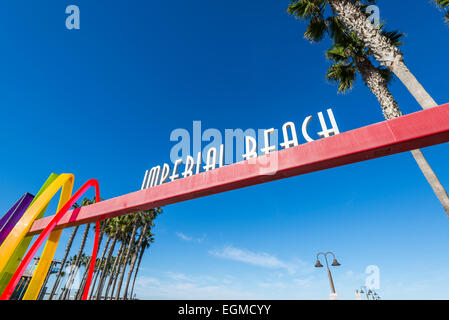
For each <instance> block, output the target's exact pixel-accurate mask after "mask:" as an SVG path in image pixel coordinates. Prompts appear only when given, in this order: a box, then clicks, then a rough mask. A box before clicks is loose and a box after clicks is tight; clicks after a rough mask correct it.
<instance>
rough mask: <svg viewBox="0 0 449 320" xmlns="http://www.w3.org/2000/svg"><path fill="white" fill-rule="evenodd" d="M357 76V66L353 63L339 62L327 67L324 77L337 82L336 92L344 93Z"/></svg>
mask: <svg viewBox="0 0 449 320" xmlns="http://www.w3.org/2000/svg"><path fill="white" fill-rule="evenodd" d="M356 76H357V68H356V67H355V66H354V64H352V63H349V64H346V63H343V62H339V63H336V64H333V65H331V66H330V67H329V69H328V70H327V73H326V78H327V79H328V80H330V81H332V82H336V83H338V93H345V92H347V91H348V90H351V89H352V87H353V86H354V82H355V80H356Z"/></svg>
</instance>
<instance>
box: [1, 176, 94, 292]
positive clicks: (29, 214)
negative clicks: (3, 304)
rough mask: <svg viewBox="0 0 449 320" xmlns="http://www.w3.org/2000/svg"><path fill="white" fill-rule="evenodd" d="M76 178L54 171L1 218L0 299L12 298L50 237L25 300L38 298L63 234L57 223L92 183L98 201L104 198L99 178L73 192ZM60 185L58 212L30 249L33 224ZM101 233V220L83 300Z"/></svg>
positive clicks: (90, 278)
mask: <svg viewBox="0 0 449 320" xmlns="http://www.w3.org/2000/svg"><path fill="white" fill-rule="evenodd" d="M74 180H75V177H74V176H73V175H72V174H66V173H64V174H60V175H58V174H54V173H52V174H51V175H50V177H49V178H48V179H47V181H46V182H45V183H44V185H43V186H42V188H41V189H40V191H39V192H38V193H37V195H36V196H35V197H33V196H32V195H31V194H28V193H27V194H25V195H24V196H23V197H22V198H21V199H20V200H19V201H18V202H17V203H16V204H15V205H14V206H13V207H12V208H11V209H10V210H9V211H8V212H7V213H6V214H5V216H3V218H1V220H0V293H1V296H0V300H8V299H10V298H11V295H12V293H13V291H14V288H15V287H16V285H17V283H18V282H19V279H20V278H21V277H22V275H23V273H24V271H25V269H26V268H27V267H28V264H29V263H30V261H31V259H32V258H33V256H34V255H35V254H36V252H37V250H38V249H39V248H40V246H41V245H42V244H43V243H44V241H45V239H46V238H47V237H48V240H47V242H46V244H45V247H44V250H43V252H42V255H41V258H40V260H39V263H38V265H37V267H36V269H35V271H34V274H33V277H32V279H31V282H30V283H29V286H28V288H27V290H26V292H25V295H24V296H23V299H24V300H35V299H37V297H38V295H39V292H40V290H41V287H42V285H43V283H44V281H45V276H46V275H47V272H48V270H49V268H50V266H51V262H52V260H53V257H54V255H55V252H56V248H57V246H58V243H59V239H60V237H61V233H62V229H59V230H54V229H55V227H56V225H57V223H58V222H59V221H60V220H61V218H62V217H63V216H64V215H65V214H66V213H67V212H68V210H69V209H70V208H71V207H72V206H73V204H74V203H75V202H76V201H77V200H78V199H79V198H80V197H81V196H82V195H83V194H84V193H85V192H86V191H87V189H89V188H90V187H94V188H95V198H96V201H97V202H99V201H100V190H99V185H98V181H97V180H94V179H92V180H89V181H87V182H86V183H85V184H84V185H83V186H82V187H81V188H80V189H79V190H78V191H77V192H75V194H74V195H73V196H72V190H73V183H74ZM59 189H62V190H61V195H60V198H59V203H58V208H57V213H56V215H55V216H54V217H53V218H52V220H51V222H50V223H49V224H48V225H47V227H46V228H45V229H44V231H42V232H41V234H40V235H39V237H38V238H37V240H36V241H35V242H34V243H33V245H32V246H31V248H30V250H28V252H27V249H28V246H29V245H30V243H31V240H32V238H33V237H32V236H27V233H28V231H29V229H30V228H31V225H32V224H33V222H34V221H35V220H37V219H40V218H42V217H43V215H44V213H45V211H46V209H47V207H48V204H49V202H50V200H51V199H52V198H53V197H54V196H55V194H56V193H57V192H58V191H59ZM74 213H76V212H74ZM99 235H100V220H98V221H97V222H96V228H95V242H94V247H93V251H92V258H91V262H90V266H89V272H88V275H87V280H86V286H85V288H84V292H83V297H82V299H83V300H86V299H87V297H88V294H89V288H90V283H91V280H92V274H93V272H94V268H95V262H96V257H97V252H98V245H99ZM25 253H26V255H25Z"/></svg>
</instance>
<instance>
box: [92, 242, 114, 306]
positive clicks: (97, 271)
mask: <svg viewBox="0 0 449 320" xmlns="http://www.w3.org/2000/svg"><path fill="white" fill-rule="evenodd" d="M111 239H112V237H110V236H108V240H107V241H106V244H105V246H104V248H103V253H102V255H101V258H100V260H99V262H98V266H97V270H96V272H95V277H94V282H93V284H92V290H91V291H90V294H89V300H91V299H92V296H93V293H94V291H95V285H96V284H97V279H98V275H99V274H100V273H101V267H102V264H103V260H104V257H105V255H106V251H107V249H108V247H109V243H110V242H111Z"/></svg>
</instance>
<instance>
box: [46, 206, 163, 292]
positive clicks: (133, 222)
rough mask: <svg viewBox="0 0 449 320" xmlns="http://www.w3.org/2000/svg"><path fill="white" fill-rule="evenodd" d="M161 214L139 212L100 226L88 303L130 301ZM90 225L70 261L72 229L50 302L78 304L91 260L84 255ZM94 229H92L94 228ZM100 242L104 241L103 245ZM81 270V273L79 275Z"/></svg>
mask: <svg viewBox="0 0 449 320" xmlns="http://www.w3.org/2000/svg"><path fill="white" fill-rule="evenodd" d="M94 202H95V201H93V200H90V199H87V198H85V199H84V200H83V201H82V202H81V204H80V205H78V204H75V205H74V208H77V207H80V206H88V205H90V204H93V203H94ZM161 213H162V209H161V208H156V209H151V210H146V211H140V212H137V213H132V214H128V215H125V216H120V217H116V218H112V219H108V220H104V221H102V222H101V224H100V238H99V242H100V248H101V246H102V245H103V246H102V249H101V250H100V249H99V252H101V253H100V254H99V255H98V257H97V260H96V264H95V269H94V274H93V278H92V284H91V288H90V291H89V299H90V300H103V299H104V300H107V299H110V300H119V299H124V300H126V299H130V298H132V297H133V294H134V285H135V282H136V278H137V274H138V271H139V268H140V264H141V261H142V257H143V255H144V253H145V251H146V249H148V247H149V246H150V244H151V243H153V242H154V234H153V233H152V232H151V230H152V228H153V227H154V220H155V219H156V217H157V215H158V214H161ZM90 229H91V226H90V224H86V225H85V227H84V232H83V235H82V239H81V243H80V246H79V248H78V251H77V253H76V254H75V255H73V256H71V257H69V255H70V251H71V249H72V246H73V242H74V239H75V236H76V234H77V233H78V230H79V226H75V227H74V228H73V230H72V233H71V235H70V237H69V240H68V242H67V246H66V249H65V253H64V256H63V258H62V260H61V267H60V269H59V271H58V273H57V275H56V280H55V282H54V284H53V287H52V290H51V292H50V293H49V300H54V299H59V300H69V299H75V300H81V297H82V294H83V291H84V288H85V285H86V279H87V273H88V269H89V265H90V260H91V257H90V256H88V255H86V254H85V253H84V249H85V246H86V242H87V238H88V234H89V231H90ZM93 229H95V226H94V228H93ZM103 240H106V241H105V243H104V244H103V242H104V241H103ZM81 270H83V272H81Z"/></svg>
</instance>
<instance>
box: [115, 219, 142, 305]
mask: <svg viewBox="0 0 449 320" xmlns="http://www.w3.org/2000/svg"><path fill="white" fill-rule="evenodd" d="M138 218H139V216H138V214H136V218H135V219H134V225H133V230H132V232H131V237H130V238H129V242H128V248H127V250H126V254H125V258H124V262H123V268H122V271H121V272H120V280H119V282H118V285H117V286H118V288H117V294H116V296H115V300H118V299H119V298H120V290H121V289H122V283H123V277H124V276H125V271H126V265H127V264H128V259H129V253H130V252H131V247H132V244H133V242H134V238H135V236H136V232H137V226H138V224H137V221H138Z"/></svg>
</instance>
